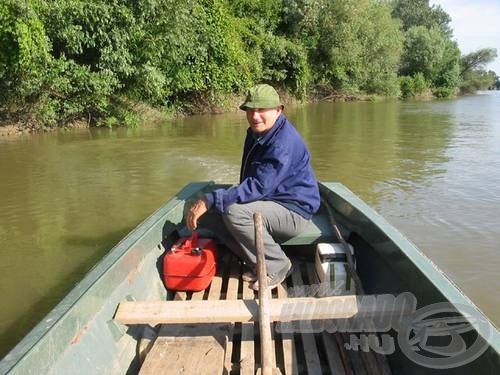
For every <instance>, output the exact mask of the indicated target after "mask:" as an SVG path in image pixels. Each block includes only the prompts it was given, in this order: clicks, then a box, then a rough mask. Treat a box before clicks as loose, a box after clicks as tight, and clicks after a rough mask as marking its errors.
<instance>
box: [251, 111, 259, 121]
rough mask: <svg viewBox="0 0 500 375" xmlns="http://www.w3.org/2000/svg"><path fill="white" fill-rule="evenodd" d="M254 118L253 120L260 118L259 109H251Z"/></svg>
mask: <svg viewBox="0 0 500 375" xmlns="http://www.w3.org/2000/svg"><path fill="white" fill-rule="evenodd" d="M251 115H252V119H253V120H259V119H260V113H259V111H257V110H255V109H252V111H251Z"/></svg>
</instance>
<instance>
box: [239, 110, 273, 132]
mask: <svg viewBox="0 0 500 375" xmlns="http://www.w3.org/2000/svg"><path fill="white" fill-rule="evenodd" d="M281 111H282V108H281V107H276V108H247V110H246V112H247V120H248V124H249V125H250V128H251V129H252V131H253V132H254V133H255V134H257V135H264V134H265V133H266V132H267V131H268V130H269V129H271V128H272V127H273V125H274V123H275V122H276V119H277V118H278V116H279V115H280V114H281Z"/></svg>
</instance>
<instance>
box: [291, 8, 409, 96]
mask: <svg viewBox="0 0 500 375" xmlns="http://www.w3.org/2000/svg"><path fill="white" fill-rule="evenodd" d="M390 11H391V9H390V7H388V6H387V5H384V4H383V3H380V2H376V1H370V0H362V1H340V0H336V1H318V2H317V3H316V6H312V5H311V4H310V3H306V2H300V3H299V2H297V4H295V7H294V8H292V7H289V8H288V9H287V12H286V14H287V17H288V18H289V19H295V20H297V22H298V26H296V27H293V28H290V29H289V30H288V31H289V32H290V33H292V35H293V36H294V37H295V38H297V39H299V40H300V41H301V42H302V43H303V44H304V45H306V46H307V48H308V55H309V63H310V65H311V66H314V67H315V69H314V73H313V77H314V78H313V79H314V83H315V84H317V85H320V86H326V87H330V88H331V89H334V90H340V91H346V92H351V93H356V92H360V91H364V92H369V93H379V94H389V95H391V94H396V93H397V89H398V85H397V76H396V72H397V67H398V64H399V58H400V55H401V48H402V47H401V46H402V34H401V33H400V31H399V23H398V22H397V21H395V20H394V19H393V18H392V17H391V15H390ZM310 30H311V31H313V33H312V35H311V38H309V37H308V35H309V34H310V32H309V31H310Z"/></svg>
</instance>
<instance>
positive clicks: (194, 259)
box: [163, 232, 217, 292]
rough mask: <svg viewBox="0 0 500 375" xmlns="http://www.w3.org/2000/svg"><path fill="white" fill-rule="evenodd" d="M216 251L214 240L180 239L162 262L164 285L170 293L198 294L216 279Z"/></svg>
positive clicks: (194, 236)
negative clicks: (186, 292) (190, 292)
mask: <svg viewBox="0 0 500 375" xmlns="http://www.w3.org/2000/svg"><path fill="white" fill-rule="evenodd" d="M216 259H217V247H216V245H215V241H214V240H213V239H212V238H198V236H197V234H196V232H194V233H193V235H192V236H191V237H181V238H180V239H179V240H178V241H177V242H176V243H175V244H174V245H173V246H172V247H171V248H170V250H168V251H167V253H166V254H165V257H164V258H163V278H164V279H163V281H164V283H165V286H166V287H167V289H172V290H179V291H193V292H197V291H200V290H204V289H206V288H207V287H208V285H209V284H210V282H211V281H212V278H213V277H214V276H215V271H216Z"/></svg>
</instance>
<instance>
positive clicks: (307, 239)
mask: <svg viewBox="0 0 500 375" xmlns="http://www.w3.org/2000/svg"><path fill="white" fill-rule="evenodd" d="M198 232H199V235H200V237H211V238H213V237H215V236H214V234H213V233H212V232H210V231H209V230H207V229H204V228H200V229H199V230H198ZM190 234H191V233H190V231H189V230H188V229H187V228H186V227H184V228H182V229H181V230H179V236H180V237H188V236H190ZM318 242H338V240H337V237H336V236H335V232H334V230H333V228H332V226H331V224H330V221H329V219H328V215H327V214H326V213H321V214H317V215H314V216H313V218H312V220H311V222H310V223H309V225H308V226H307V227H306V229H305V230H304V231H303V232H302V233H300V234H299V235H297V236H295V237H293V238H291V239H289V240H288V241H285V242H283V243H282V244H281V245H284V246H297V245H312V244H315V243H318Z"/></svg>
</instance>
